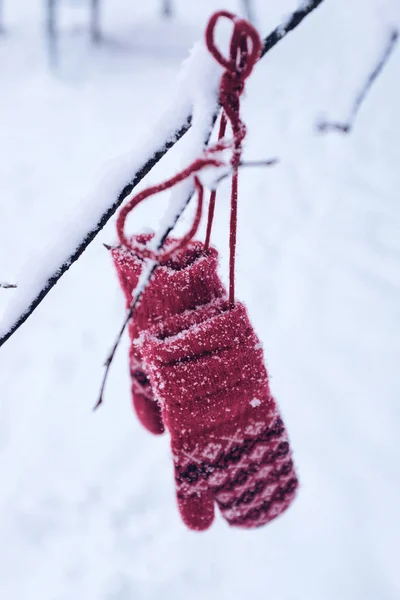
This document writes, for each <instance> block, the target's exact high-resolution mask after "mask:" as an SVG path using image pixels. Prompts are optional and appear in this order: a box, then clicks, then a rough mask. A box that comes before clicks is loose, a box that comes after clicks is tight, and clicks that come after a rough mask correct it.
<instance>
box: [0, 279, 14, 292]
mask: <svg viewBox="0 0 400 600" xmlns="http://www.w3.org/2000/svg"><path fill="white" fill-rule="evenodd" d="M16 287H17V286H16V285H15V283H6V282H4V281H3V282H1V281H0V288H1V289H3V290H11V289H15V288H16Z"/></svg>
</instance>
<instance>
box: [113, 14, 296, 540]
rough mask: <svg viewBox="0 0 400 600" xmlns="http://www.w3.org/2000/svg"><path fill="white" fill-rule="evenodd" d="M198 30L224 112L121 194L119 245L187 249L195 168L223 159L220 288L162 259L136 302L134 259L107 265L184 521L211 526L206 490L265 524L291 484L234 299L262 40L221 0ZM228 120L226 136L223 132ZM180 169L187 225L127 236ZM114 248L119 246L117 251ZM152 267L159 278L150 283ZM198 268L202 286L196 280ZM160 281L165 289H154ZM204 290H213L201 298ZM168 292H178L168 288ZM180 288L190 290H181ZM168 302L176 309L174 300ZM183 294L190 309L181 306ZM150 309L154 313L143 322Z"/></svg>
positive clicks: (137, 252)
mask: <svg viewBox="0 0 400 600" xmlns="http://www.w3.org/2000/svg"><path fill="white" fill-rule="evenodd" d="M220 18H228V19H230V20H231V21H232V22H233V25H234V29H233V34H232V39H231V44H230V56H229V58H225V57H224V56H223V55H222V54H221V53H220V52H219V50H218V48H217V47H216V45H215V42H214V33H215V28H216V25H217V22H218V20H219V19H220ZM206 41H207V47H208V49H209V50H210V52H211V53H212V55H213V56H214V57H215V58H216V60H217V61H218V62H219V63H220V64H221V65H222V66H223V67H224V69H225V72H224V74H223V76H222V78H221V86H220V103H221V106H222V109H223V112H222V117H221V124H220V132H219V140H218V142H217V144H215V145H214V146H213V147H212V148H209V149H208V151H207V152H205V153H204V155H203V156H202V157H199V158H198V159H197V160H195V161H194V162H193V163H192V164H191V165H189V166H188V167H187V168H186V169H184V170H183V171H181V172H180V173H178V174H177V175H175V176H174V177H172V178H171V179H169V180H167V181H165V182H164V183H162V184H159V185H158V186H154V187H152V188H149V189H147V190H144V191H143V192H141V193H140V194H138V195H137V196H136V197H135V198H133V199H131V200H130V201H129V202H128V204H127V205H126V206H124V207H123V208H122V210H121V211H120V214H119V216H118V220H117V231H118V237H119V240H120V243H121V246H122V248H125V250H123V252H128V253H129V254H126V255H122V256H125V258H124V260H125V261H126V259H127V257H129V261H132V260H134V261H137V260H140V259H146V258H147V259H148V260H150V261H153V262H154V264H155V265H157V264H161V265H166V264H169V267H170V265H171V261H173V262H174V261H176V260H178V259H177V257H179V256H180V257H181V258H180V260H182V259H183V260H184V261H185V260H186V261H187V258H186V259H185V258H182V257H184V256H186V257H187V256H188V255H189V256H190V249H191V247H192V245H193V243H192V242H191V239H192V237H193V236H194V235H195V234H196V231H197V228H198V225H199V223H200V219H201V214H202V206H203V196H204V189H203V185H202V183H201V180H200V174H201V172H202V171H203V170H204V169H205V168H209V167H213V168H217V169H218V168H221V167H223V168H224V170H225V171H226V167H227V166H229V167H230V171H231V173H232V189H231V215H230V238H229V240H230V268H229V299H228V300H226V299H221V298H220V297H219V296H221V295H222V293H223V289H222V286H220V284H219V282H218V279H217V277H216V274H215V267H213V269H212V271H210V270H209V269H206V271H205V272H203V273H202V274H201V276H200V277H196V285H193V286H191V287H189V289H186V291H185V290H184V289H183V290H182V289H176V288H175V287H174V286H173V284H172V280H170V279H168V278H166V279H165V278H164V279H163V278H162V276H161V275H158V273H160V272H162V271H161V269H162V268H163V267H158V268H156V269H155V271H154V275H153V279H152V280H151V281H150V282H149V286H148V287H147V288H146V289H144V291H142V296H141V302H140V303H135V304H134V305H132V304H131V298H132V296H133V297H135V292H134V291H133V290H132V288H133V286H134V285H135V284H136V285H138V283H137V280H138V278H139V271H140V269H139V268H138V267H136V262H135V265H132V264H131V263H129V265H128V268H127V269H126V268H125V267H126V265H124V266H123V268H121V265H120V266H119V267H118V266H117V268H118V269H119V275H120V280H121V283H122V286H123V288H124V291H125V294H126V298H127V304H128V305H129V304H131V306H130V309H129V311H128V318H127V321H126V322H128V321H129V320H130V317H131V316H132V315H133V322H131V323H130V325H129V328H130V334H131V339H132V340H135V338H137V336H138V334H139V332H140V331H142V333H141V334H140V335H139V338H138V340H137V341H136V342H135V341H134V348H135V349H132V350H131V353H132V356H134V357H135V359H136V360H137V363H135V364H137V365H140V369H141V373H143V372H144V371H143V367H142V361H143V365H144V370H145V372H146V373H147V374H148V376H149V379H150V384H151V388H152V393H154V396H155V399H156V400H157V402H158V407H159V409H160V411H161V415H160V417H161V423H162V424H163V425H165V426H166V427H167V428H168V430H169V432H170V434H171V447H172V452H173V457H174V464H175V478H176V484H177V499H178V505H179V508H180V511H181V515H182V518H183V520H184V522H185V523H186V524H187V525H188V526H189V527H190V528H192V529H195V530H203V529H207V528H208V527H209V526H210V524H211V523H212V521H213V518H214V502H216V503H217V504H218V506H219V508H220V510H221V512H222V514H223V516H224V518H225V519H226V520H227V521H228V523H229V524H230V525H234V526H239V527H245V528H249V527H257V526H260V525H264V524H266V523H268V522H269V521H270V520H271V519H273V518H275V517H276V516H278V515H279V514H281V513H282V512H283V511H284V510H285V509H286V508H287V507H288V506H289V505H290V503H291V502H292V500H293V498H294V494H295V491H296V489H297V486H298V482H297V477H296V475H295V472H294V467H293V462H292V459H291V455H290V448H289V443H288V440H287V435H286V432H285V428H284V425H283V422H282V419H281V418H280V415H279V412H278V408H277V406H276V403H275V400H274V399H273V397H272V396H271V393H270V390H269V385H268V376H267V372H266V369H265V366H264V363H263V353H262V349H261V346H260V342H259V340H258V339H257V337H256V335H255V333H254V331H253V329H252V327H251V325H250V322H249V319H248V315H247V312H246V309H245V308H244V306H243V305H242V304H240V303H237V302H236V301H235V286H234V280H235V254H236V230H237V203H238V168H239V165H240V164H241V154H242V142H243V139H244V137H245V135H246V128H245V125H244V123H243V122H242V121H241V118H240V96H241V94H242V92H243V89H244V82H245V79H246V78H247V77H248V76H249V75H250V73H251V71H252V69H253V66H254V64H255V62H256V60H257V59H258V56H259V54H260V52H261V40H260V39H259V37H258V34H257V32H256V30H255V29H254V28H253V27H252V26H251V25H250V24H249V23H247V22H246V21H244V20H242V19H238V18H236V17H235V16H234V15H232V14H231V13H228V12H226V11H220V12H218V13H216V14H215V15H213V17H211V19H210V22H209V24H208V27H207V31H206ZM228 123H229V125H230V128H231V130H232V136H233V139H232V141H228V140H226V139H225V134H226V128H227V125H228ZM226 149H231V151H232V155H231V159H230V162H229V165H228V164H227V163H226V161H225V160H223V159H222V158H221V157H222V152H223V151H224V150H226ZM224 176H226V173H225V174H224ZM189 177H191V178H193V180H194V184H195V187H196V190H197V210H196V213H195V217H194V221H193V224H192V226H191V228H190V230H189V232H188V233H187V234H186V235H185V236H184V237H183V238H182V239H180V240H177V241H174V242H167V244H166V245H165V246H164V248H162V249H158V250H154V249H153V248H152V247H151V243H150V244H149V243H147V244H145V245H143V244H142V242H143V241H147V242H148V241H149V240H144V239H143V238H140V237H136V238H128V237H127V236H126V234H125V231H124V229H125V222H126V219H127V217H128V215H129V214H130V212H131V211H132V210H133V209H134V208H135V207H136V206H137V205H138V204H139V203H140V202H142V201H143V200H144V199H146V198H148V197H149V196H151V195H152V194H155V193H158V192H161V191H163V190H166V189H168V188H171V187H173V186H174V185H176V184H177V183H180V182H181V181H183V180H185V179H187V178H189ZM215 200H216V197H215V193H213V194H212V196H211V202H210V208H209V218H208V225H207V234H206V247H205V248H204V247H202V246H201V252H202V253H205V255H207V253H209V252H210V250H209V249H208V248H209V243H210V237H211V232H212V222H213V215H214V204H215ZM150 242H151V240H150ZM119 252H121V250H120V251H119ZM120 257H121V255H118V259H119V258H120ZM132 257H135V258H134V259H133V258H132ZM194 264H195V263H194ZM184 270H185V269H184ZM189 272H190V270H189ZM210 272H212V273H213V276H212V278H211V280H210V279H207V277H206V274H207V273H210ZM157 277H159V278H161V280H162V281H163V285H161V286H160V285H159V284H158V283H157V279H156V278H157ZM201 280H202V283H203V284H204V285H203V286H200V285H198V284H199V283H200V281H201ZM178 283H180V284H181V283H182V281H179V280H178ZM160 290H163V293H162V294H161V295H160ZM210 291H212V292H213V294H214V298H211V300H207V297H208V296H209V295H210ZM215 291H218V293H215ZM176 292H178V294H179V295H181V294H182V297H181V298H179V299H176V298H175V294H176ZM187 294H188V297H189V298H190V300H189V302H187V300H186V298H185V296H186V295H187ZM204 294H205V295H204ZM171 298H173V300H171ZM164 300H165V302H164ZM135 302H136V301H135ZM177 303H178V305H179V310H176V305H177ZM190 304H192V306H193V309H192V310H185V308H186V309H189V308H190ZM171 305H173V309H172V310H171ZM133 307H135V311H134V314H133ZM182 309H183V310H182ZM173 313H178V314H173ZM171 314H172V316H171ZM154 321H158V322H157V323H156V325H151V323H152V322H154ZM122 331H123V329H122ZM117 344H118V340H117ZM112 356H113V355H112ZM109 364H110V363H108V364H107V369H108V367H109ZM146 384H147V375H146ZM142 396H143V394H142ZM148 400H151V398H150V396H148Z"/></svg>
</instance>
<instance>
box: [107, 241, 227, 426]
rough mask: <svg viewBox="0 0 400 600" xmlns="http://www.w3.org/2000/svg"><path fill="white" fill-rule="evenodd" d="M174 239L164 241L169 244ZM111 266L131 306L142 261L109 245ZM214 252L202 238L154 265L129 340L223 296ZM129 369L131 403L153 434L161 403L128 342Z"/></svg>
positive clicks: (215, 252) (138, 355)
mask: <svg viewBox="0 0 400 600" xmlns="http://www.w3.org/2000/svg"><path fill="white" fill-rule="evenodd" d="M151 238H152V236H151V235H138V236H135V238H134V239H135V242H138V243H140V244H146V243H147V242H148V241H149V240H150V239H151ZM174 243H176V240H174V239H171V240H168V241H167V244H166V245H167V247H168V245H170V244H174ZM111 254H112V257H113V260H114V265H115V267H116V270H117V274H118V278H119V281H120V284H121V287H122V290H123V292H124V295H125V299H126V306H127V308H129V306H130V304H131V301H132V293H133V291H134V290H135V288H136V285H137V283H138V280H139V277H140V274H141V272H142V268H143V264H144V263H143V260H142V259H141V258H139V257H138V256H137V255H136V254H134V253H133V252H132V251H130V250H129V249H126V248H124V247H122V246H118V247H116V248H113V249H112V250H111ZM217 267H218V253H217V251H216V250H215V249H213V248H210V249H209V250H207V251H205V250H204V246H203V244H202V243H201V242H191V243H190V244H189V245H188V246H187V247H185V248H184V249H183V250H182V251H181V252H177V253H176V254H174V256H173V257H172V258H171V259H170V260H168V261H167V262H166V264H163V265H160V266H159V267H157V269H156V271H155V273H154V275H153V277H152V279H151V281H150V284H149V285H148V286H147V288H146V290H145V291H144V293H143V296H142V299H141V301H140V303H139V305H138V307H137V309H136V310H135V314H134V318H133V319H132V320H131V321H130V323H129V335H130V338H131V342H133V341H134V340H135V339H136V338H137V337H138V336H139V334H140V333H141V332H142V331H143V330H145V329H147V328H148V327H150V326H151V325H153V324H154V323H157V322H158V321H160V319H164V318H165V317H169V316H171V315H175V314H179V313H181V312H184V311H186V310H189V309H195V308H196V307H198V306H201V305H203V304H206V303H208V302H210V301H212V300H213V299H215V298H219V297H222V296H223V295H225V290H224V287H223V285H222V283H221V282H220V280H219V278H218V275H217ZM129 368H130V375H131V382H132V384H131V385H132V388H131V389H132V402H133V406H134V409H135V411H136V414H137V416H138V418H139V420H140V422H141V423H142V425H144V427H145V428H146V429H147V430H148V431H150V432H151V433H154V434H160V433H163V431H164V425H163V422H162V418H161V413H160V407H159V405H158V403H157V401H155V399H154V395H153V392H152V389H151V384H150V381H149V379H148V377H147V375H146V372H145V370H144V369H143V366H142V359H141V354H140V350H139V349H138V347H137V346H135V345H134V344H133V343H131V346H130V350H129Z"/></svg>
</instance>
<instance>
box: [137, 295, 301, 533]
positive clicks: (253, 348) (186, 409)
mask: <svg viewBox="0 0 400 600" xmlns="http://www.w3.org/2000/svg"><path fill="white" fill-rule="evenodd" d="M139 346H140V348H141V351H142V355H143V360H144V364H145V366H146V369H147V372H148V373H149V376H150V381H151V383H152V386H153V390H154V392H155V395H156V397H157V399H158V401H159V402H160V405H161V407H162V417H163V420H164V423H165V425H166V426H167V427H168V429H169V431H170V433H171V447H172V453H173V457H174V468H175V481H176V489H177V500H178V505H179V509H180V512H181V516H182V519H183V521H184V522H185V523H186V525H187V526H188V527H190V528H192V529H196V530H202V529H207V528H208V527H209V526H210V525H211V523H212V521H213V518H214V502H216V503H217V505H218V507H219V509H220V511H221V513H222V516H223V517H224V518H225V519H226V520H227V521H228V523H229V524H230V525H232V526H237V527H243V528H251V527H258V526H261V525H265V524H266V523H268V522H269V521H271V520H272V519H274V518H275V517H277V516H279V515H280V514H281V513H282V512H284V511H285V510H286V509H287V508H288V507H289V505H290V504H291V502H292V501H293V499H294V496H295V492H296V489H297V487H298V481H297V477H296V474H295V471H294V466H293V461H292V457H291V450H290V446H289V441H288V437H287V433H286V430H285V426H284V424H283V421H282V419H281V417H280V414H279V410H278V407H277V404H276V402H275V400H274V398H273V397H272V395H271V392H270V389H269V384H268V375H267V371H266V368H265V366H264V359H263V351H262V348H261V346H260V343H259V340H258V338H257V336H256V335H255V333H254V331H253V328H252V326H251V324H250V322H249V318H248V315H247V311H246V309H245V307H244V306H243V305H242V304H240V303H236V305H235V307H234V308H232V309H231V308H229V305H228V304H227V303H226V302H225V301H221V300H216V301H214V302H211V303H209V304H208V305H206V306H203V307H202V308H200V309H198V310H196V311H188V312H186V313H183V314H181V315H178V316H173V317H171V318H169V319H167V320H164V321H163V322H162V323H160V324H158V325H157V326H155V327H153V328H151V329H149V330H147V331H146V332H145V333H144V334H143V335H142V336H141V337H140V339H139Z"/></svg>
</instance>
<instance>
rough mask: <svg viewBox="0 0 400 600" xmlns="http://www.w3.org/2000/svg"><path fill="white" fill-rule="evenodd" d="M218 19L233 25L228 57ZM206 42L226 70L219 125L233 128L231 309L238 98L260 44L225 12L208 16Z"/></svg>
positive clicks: (242, 131)
mask: <svg viewBox="0 0 400 600" xmlns="http://www.w3.org/2000/svg"><path fill="white" fill-rule="evenodd" d="M220 18H226V19H229V20H230V21H232V23H233V25H234V29H233V34H232V38H231V44H230V56H229V58H225V57H224V56H223V55H222V54H221V53H220V51H219V50H218V48H217V46H216V44H215V40H214V35H215V29H216V25H217V21H218V19H220ZM206 43H207V47H208V50H209V51H210V53H211V54H212V55H213V56H214V58H215V59H216V60H217V61H218V62H219V63H220V65H221V66H223V67H224V68H225V73H224V74H223V76H222V78H221V86H220V94H219V100H220V103H221V106H222V111H223V112H222V117H221V125H222V123H223V122H224V123H225V126H224V135H225V128H226V121H229V123H230V125H231V128H232V134H233V143H234V147H233V155H232V159H231V165H232V167H233V175H232V188H231V214H230V232H229V303H230V305H231V306H234V303H235V263H236V238H237V214H238V168H239V164H240V159H241V155H242V142H243V139H244V137H245V136H246V127H245V125H244V123H243V122H242V121H241V119H240V96H241V94H242V93H243V90H244V82H245V79H246V78H247V77H248V76H249V75H250V73H251V71H252V70H253V67H254V65H255V63H256V61H257V60H258V58H259V56H260V53H261V48H262V43H261V39H260V37H259V35H258V33H257V31H256V30H255V29H254V27H253V26H252V25H251V24H250V23H248V22H247V21H244V20H243V19H238V18H237V17H236V16H235V15H233V14H232V13H230V12H228V11H219V12H217V13H215V14H214V15H213V16H212V17H211V19H210V21H209V24H208V27H207V31H206ZM220 131H221V129H220ZM221 137H223V136H221ZM219 139H220V138H219ZM215 199H216V192H213V193H212V194H211V197H210V207H209V218H208V224H207V236H206V244H208V243H209V238H210V236H211V229H212V221H213V217H214V210H215Z"/></svg>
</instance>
